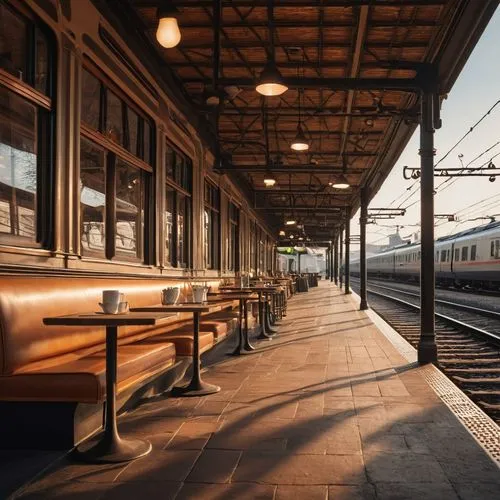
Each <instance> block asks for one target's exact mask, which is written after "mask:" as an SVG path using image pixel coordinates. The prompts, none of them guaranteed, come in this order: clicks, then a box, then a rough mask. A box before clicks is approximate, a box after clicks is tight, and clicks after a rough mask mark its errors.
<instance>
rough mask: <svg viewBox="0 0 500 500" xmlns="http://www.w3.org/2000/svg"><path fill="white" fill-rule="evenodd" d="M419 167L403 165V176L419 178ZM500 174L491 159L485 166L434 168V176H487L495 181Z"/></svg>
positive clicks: (409, 178)
mask: <svg viewBox="0 0 500 500" xmlns="http://www.w3.org/2000/svg"><path fill="white" fill-rule="evenodd" d="M420 175H421V169H420V168H415V167H409V166H408V165H405V166H404V167H403V178H404V179H406V180H407V181H408V180H411V179H420ZM498 176H500V168H498V167H497V166H496V165H495V164H494V163H493V162H492V161H490V162H489V163H488V165H487V166H486V167H484V166H481V167H477V168H435V169H434V177H488V180H489V181H490V182H495V180H496V178H497V177H498Z"/></svg>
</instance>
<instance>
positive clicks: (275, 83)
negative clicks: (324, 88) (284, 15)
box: [255, 0, 288, 97]
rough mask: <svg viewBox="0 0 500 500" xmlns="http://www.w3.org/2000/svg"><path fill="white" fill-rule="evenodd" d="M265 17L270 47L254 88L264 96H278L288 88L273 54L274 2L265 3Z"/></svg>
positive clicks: (271, 0)
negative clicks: (266, 18)
mask: <svg viewBox="0 0 500 500" xmlns="http://www.w3.org/2000/svg"><path fill="white" fill-rule="evenodd" d="M267 17H268V29H269V39H270V48H269V55H268V60H267V62H266V65H265V66H264V69H263V70H262V73H261V74H260V76H259V79H258V81H257V85H256V87H255V90H256V91H257V92H258V93H259V94H261V95H263V96H266V97H272V96H278V95H281V94H283V93H284V92H286V91H287V90H288V87H287V86H286V85H285V82H284V81H283V77H282V76H281V73H280V71H279V69H278V67H277V66H276V60H275V54H274V2H273V0H268V3H267Z"/></svg>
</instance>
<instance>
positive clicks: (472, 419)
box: [365, 310, 500, 466]
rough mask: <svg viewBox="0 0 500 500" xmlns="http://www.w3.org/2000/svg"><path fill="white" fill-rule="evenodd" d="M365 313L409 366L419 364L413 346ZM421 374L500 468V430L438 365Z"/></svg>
mask: <svg viewBox="0 0 500 500" xmlns="http://www.w3.org/2000/svg"><path fill="white" fill-rule="evenodd" d="M365 312H366V313H367V315H368V316H369V317H370V319H371V320H372V321H373V322H374V323H375V325H376V326H377V327H378V328H379V329H380V331H381V332H382V333H383V334H384V335H385V337H386V338H387V339H388V340H389V341H390V342H391V344H392V345H393V346H394V347H395V348H396V349H397V351H398V352H399V353H400V354H401V355H402V356H403V357H404V358H405V359H406V360H407V361H408V362H410V363H416V362H417V350H416V349H415V348H414V347H413V346H412V345H411V344H409V343H408V342H407V341H406V340H405V339H404V338H403V337H401V335H399V333H398V332H396V331H395V330H394V329H393V328H392V327H391V326H390V325H388V324H387V323H386V322H385V321H384V320H383V319H382V318H381V317H380V316H378V315H377V314H376V313H375V312H374V311H371V310H368V311H365ZM419 371H420V373H421V374H422V375H423V377H424V379H425V380H426V381H427V383H428V384H429V386H430V387H431V388H432V389H433V390H434V392H435V393H436V394H437V395H438V396H439V397H440V398H441V400H442V401H443V402H444V404H446V406H448V408H450V410H451V411H452V412H453V413H454V414H455V415H456V417H457V418H458V419H459V421H460V422H461V423H462V424H463V425H464V427H465V428H466V429H467V430H468V431H469V432H470V433H471V434H472V436H473V437H474V438H475V439H476V441H478V443H479V444H480V445H481V446H482V447H483V448H484V449H485V450H486V451H487V452H488V454H489V455H490V456H491V457H492V459H493V460H494V461H495V462H496V463H497V465H499V466H500V427H499V426H498V425H497V424H496V423H495V422H494V421H493V420H492V419H491V418H490V417H488V415H486V414H485V413H484V412H483V411H482V410H481V408H479V407H478V406H476V404H474V402H473V401H471V400H470V399H469V398H468V397H467V396H466V395H465V394H464V393H463V392H462V391H461V390H460V389H459V388H458V387H457V386H456V385H455V384H454V383H453V382H452V381H451V380H450V379H449V378H448V377H446V375H444V374H443V373H442V372H441V371H439V370H438V369H437V368H436V367H435V366H434V365H426V366H422V367H420V368H419Z"/></svg>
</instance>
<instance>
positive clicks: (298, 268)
mask: <svg viewBox="0 0 500 500" xmlns="http://www.w3.org/2000/svg"><path fill="white" fill-rule="evenodd" d="M297 272H298V273H299V274H300V253H299V254H297Z"/></svg>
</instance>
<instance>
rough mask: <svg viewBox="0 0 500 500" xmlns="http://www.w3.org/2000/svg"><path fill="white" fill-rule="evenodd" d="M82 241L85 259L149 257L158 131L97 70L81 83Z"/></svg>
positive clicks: (87, 73) (86, 74) (87, 71)
mask: <svg viewBox="0 0 500 500" xmlns="http://www.w3.org/2000/svg"><path fill="white" fill-rule="evenodd" d="M81 119H82V123H81V133H82V137H81V142H80V241H81V249H82V254H83V255H88V256H95V257H100V258H107V259H113V258H117V259H120V260H132V261H144V260H148V258H147V257H146V255H147V249H146V240H147V238H145V230H146V228H147V227H149V225H150V224H149V219H150V217H151V209H150V206H149V205H148V204H147V203H146V200H149V203H151V200H152V198H153V197H152V196H149V194H150V193H152V165H151V158H152V154H151V145H152V144H153V140H152V133H153V127H152V125H151V123H150V121H149V120H148V118H147V117H146V116H145V115H143V114H141V112H140V110H138V109H136V108H135V106H133V105H132V104H131V103H129V102H128V100H127V99H126V98H125V97H124V96H119V92H118V91H117V90H115V89H114V88H113V87H112V85H111V84H109V83H108V82H107V81H106V79H105V78H103V77H101V76H100V75H98V74H97V72H96V71H95V70H94V69H90V68H85V69H84V70H83V78H82V112H81Z"/></svg>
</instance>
